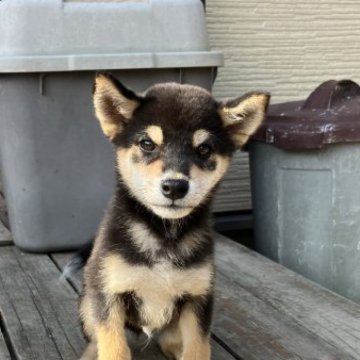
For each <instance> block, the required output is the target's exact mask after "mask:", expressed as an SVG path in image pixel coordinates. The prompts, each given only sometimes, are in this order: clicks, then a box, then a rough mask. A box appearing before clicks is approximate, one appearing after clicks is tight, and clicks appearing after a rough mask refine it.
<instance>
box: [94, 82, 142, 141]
mask: <svg viewBox="0 0 360 360" xmlns="http://www.w3.org/2000/svg"><path fill="white" fill-rule="evenodd" d="M105 98H108V99H111V101H112V103H113V106H114V109H116V111H117V112H118V113H119V114H121V115H122V116H123V117H124V119H125V120H128V119H130V118H131V117H132V115H133V113H134V111H135V109H136V108H137V107H138V106H139V104H138V102H136V101H134V100H129V99H128V98H126V97H125V96H124V95H122V94H121V93H120V92H119V91H118V89H117V88H116V87H115V86H114V84H113V83H112V81H111V80H110V79H109V78H107V77H106V76H103V75H98V76H97V77H96V79H95V93H94V97H93V102H94V108H95V114H96V116H97V118H98V119H99V121H100V125H101V128H102V131H103V133H104V134H105V135H106V136H107V137H108V138H110V139H111V140H112V139H114V138H115V136H116V135H117V134H119V133H120V132H121V130H122V124H121V123H120V122H118V121H117V118H116V117H114V116H109V114H107V113H106V112H104V109H103V108H104V99H105Z"/></svg>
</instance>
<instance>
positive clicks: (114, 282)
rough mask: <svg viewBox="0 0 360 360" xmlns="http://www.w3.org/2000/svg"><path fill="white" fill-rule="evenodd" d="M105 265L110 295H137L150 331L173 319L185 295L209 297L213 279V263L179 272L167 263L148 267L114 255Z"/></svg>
mask: <svg viewBox="0 0 360 360" xmlns="http://www.w3.org/2000/svg"><path fill="white" fill-rule="evenodd" d="M104 264H105V266H104V276H105V278H104V280H105V281H104V285H105V290H106V293H108V294H109V295H110V296H111V295H117V294H118V295H120V294H124V293H129V292H131V293H133V294H134V295H135V296H136V298H138V299H139V300H140V301H139V304H138V311H139V316H140V319H141V322H142V324H144V325H145V326H146V327H147V328H148V329H149V331H152V330H153V329H158V328H161V327H162V326H164V325H165V324H166V323H168V322H169V321H170V320H171V318H172V316H173V314H174V310H175V307H176V302H177V300H178V299H179V298H181V297H182V296H184V295H190V296H201V295H204V294H206V293H207V292H208V290H209V288H210V287H211V284H212V278H213V266H212V264H211V263H206V264H204V265H202V266H201V267H196V268H190V269H179V268H176V267H175V266H174V265H173V264H172V263H171V262H169V261H165V260H164V261H161V262H159V263H157V264H156V265H154V266H152V267H147V266H137V265H130V264H128V263H126V262H125V261H124V260H123V259H121V258H120V257H117V256H115V255H112V256H110V257H108V258H107V259H106V260H105V261H104Z"/></svg>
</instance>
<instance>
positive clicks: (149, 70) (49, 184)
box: [0, 0, 222, 251]
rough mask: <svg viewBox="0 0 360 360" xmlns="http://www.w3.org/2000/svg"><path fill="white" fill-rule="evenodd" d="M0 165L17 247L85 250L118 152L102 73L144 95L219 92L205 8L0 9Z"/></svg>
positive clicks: (172, 3)
mask: <svg viewBox="0 0 360 360" xmlns="http://www.w3.org/2000/svg"><path fill="white" fill-rule="evenodd" d="M0 18H1V21H0V33H1V36H0V114H1V121H0V166H1V172H2V177H3V182H4V187H5V195H6V199H7V204H8V210H9V217H10V225H11V230H12V234H13V237H14V240H15V243H16V245H18V246H19V247H21V248H22V249H25V250H29V251H54V250H66V249H73V248H78V247H79V246H80V245H81V244H83V243H84V242H86V241H87V240H89V239H90V238H92V237H93V236H94V234H95V231H96V229H97V227H98V224H99V221H100V219H101V217H102V214H103V211H104V208H105V207H106V203H107V201H108V199H109V196H110V194H111V192H112V190H113V180H114V173H113V172H114V163H113V162H114V160H113V154H112V148H111V145H110V144H109V143H108V142H107V140H106V139H105V138H104V136H103V135H102V133H101V131H100V129H99V126H98V123H97V121H96V120H95V118H94V115H93V110H92V103H91V88H92V83H93V79H94V73H95V71H97V70H111V71H112V72H113V73H114V75H115V76H117V77H119V78H120V79H121V81H123V82H124V83H125V84H126V85H128V86H129V87H131V88H133V89H135V90H137V91H143V90H144V89H146V88H147V87H148V86H150V85H152V84H154V83H157V82H165V81H176V82H182V83H191V84H196V85H199V86H203V87H205V88H207V89H209V90H210V89H211V86H212V83H213V80H214V77H215V73H216V67H217V66H219V65H221V64H222V55H221V53H219V52H211V51H209V46H208V39H207V33H206V24H205V15H204V9H203V5H202V3H201V2H200V1H198V0H133V1H131V0H129V1H126V2H124V1H123V0H118V1H116V0H111V1H110V0H105V1H104V0H99V1H94V0H92V1H80V0H41V1H38V0H2V1H0Z"/></svg>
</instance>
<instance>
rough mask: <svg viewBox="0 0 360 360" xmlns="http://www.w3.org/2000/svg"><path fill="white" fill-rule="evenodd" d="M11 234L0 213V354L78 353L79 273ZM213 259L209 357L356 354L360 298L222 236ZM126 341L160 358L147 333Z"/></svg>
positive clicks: (65, 358) (270, 359) (359, 350)
mask: <svg viewBox="0 0 360 360" xmlns="http://www.w3.org/2000/svg"><path fill="white" fill-rule="evenodd" d="M0 209H1V208H0ZM0 216H1V213H0ZM0 219H1V218H0ZM5 220H6V219H5ZM5 222H6V221H5ZM4 228H5V229H4ZM9 236H11V234H10V232H9V231H8V230H7V229H6V227H5V226H4V225H2V223H1V220H0V238H3V239H5V241H4V242H3V243H1V242H0V244H1V246H0V328H1V332H0V360H10V359H12V360H13V359H14V360H15V359H16V360H60V359H62V360H75V359H77V358H78V357H79V355H80V354H81V352H82V350H83V348H84V346H85V341H84V339H83V336H82V332H81V327H80V324H79V321H78V310H77V303H78V293H79V291H80V289H81V274H79V275H78V276H76V277H74V278H72V279H71V280H70V281H65V280H60V275H61V269H62V267H63V266H64V264H65V263H66V262H67V260H68V259H69V257H70V256H71V254H45V255H35V254H24V253H22V252H21V251H19V250H18V249H17V248H16V247H15V246H13V245H11V244H9ZM216 261H217V285H216V306H215V313H214V318H215V319H214V326H213V356H212V359H214V360H239V359H242V360H260V359H261V360H285V359H286V360H305V359H308V360H359V359H360V306H359V305H357V304H355V303H353V302H351V301H349V300H346V299H344V298H342V297H340V296H338V295H335V294H334V293H332V292H329V291H327V290H325V289H323V288H321V287H319V286H317V285H315V284H313V283H312V282H309V281H307V280H305V279H304V278H302V277H301V276H299V275H296V274H294V273H293V272H291V271H289V270H287V269H285V268H283V267H282V266H280V265H278V264H275V263H273V262H271V261H270V260H267V259H265V258H264V257H262V256H260V255H258V254H256V253H254V252H253V251H251V250H248V249H247V248H245V247H243V246H241V245H239V244H236V243H234V242H233V241H231V240H229V239H227V238H224V237H223V236H221V235H217V244H216ZM130 342H131V343H132V344H133V345H132V348H133V352H134V359H135V360H140V359H141V360H147V359H149V360H163V359H164V358H163V357H162V356H161V354H159V352H158V349H157V347H156V345H155V344H150V345H149V346H147V347H145V344H146V342H145V339H144V338H139V339H135V338H130Z"/></svg>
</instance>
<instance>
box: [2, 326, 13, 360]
mask: <svg viewBox="0 0 360 360" xmlns="http://www.w3.org/2000/svg"><path fill="white" fill-rule="evenodd" d="M0 359H1V360H11V357H10V353H9V350H8V348H7V346H6V343H5V339H4V337H3V334H2V333H1V332H0Z"/></svg>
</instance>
